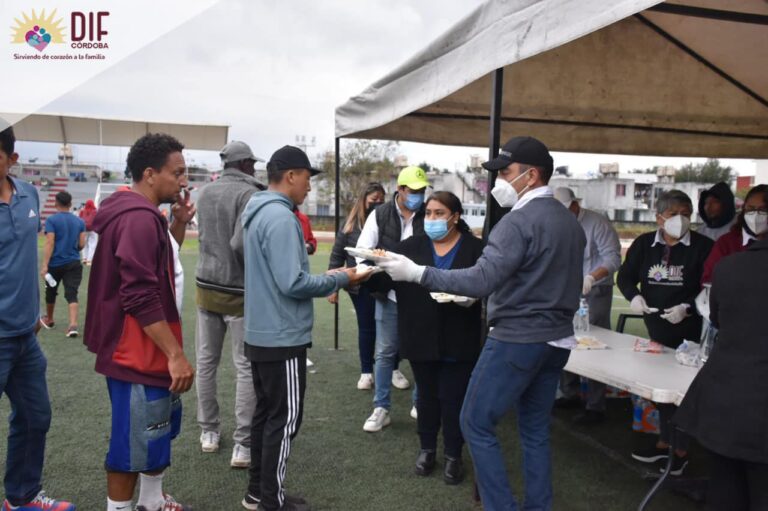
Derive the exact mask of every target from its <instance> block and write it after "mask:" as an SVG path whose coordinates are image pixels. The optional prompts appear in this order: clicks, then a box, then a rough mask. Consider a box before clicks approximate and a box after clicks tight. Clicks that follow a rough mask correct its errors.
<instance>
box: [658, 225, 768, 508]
mask: <svg viewBox="0 0 768 511" xmlns="http://www.w3.org/2000/svg"><path fill="white" fill-rule="evenodd" d="M761 214H762V215H763V219H762V222H761V223H762V224H763V225H765V223H766V219H765V218H766V216H768V213H766V212H765V211H763V212H762V213H761ZM766 304H768V240H760V241H757V242H755V243H753V244H752V245H751V246H750V247H749V248H748V249H747V250H746V251H745V252H741V253H739V254H734V255H731V256H728V257H726V258H724V259H723V260H722V261H720V263H718V265H717V267H716V268H715V272H714V277H713V279H712V290H711V292H710V319H711V320H712V324H713V325H714V326H716V327H717V328H718V329H719V337H718V339H717V341H716V342H715V345H714V348H713V350H712V353H711V354H710V356H709V358H708V359H707V362H706V364H704V367H703V368H702V369H701V371H699V374H698V375H697V376H696V378H695V379H694V380H693V383H691V386H690V388H689V389H688V392H687V393H686V395H685V399H683V402H682V403H681V404H680V409H679V410H678V411H677V413H676V414H675V416H674V419H673V422H674V423H675V424H676V425H677V426H679V427H680V428H681V429H683V430H685V431H686V432H687V433H688V434H690V435H691V436H693V437H694V438H696V439H697V440H698V441H699V443H701V445H703V446H704V447H705V448H706V449H707V450H709V451H710V453H711V454H712V458H713V463H712V470H713V473H712V478H711V480H710V483H709V488H708V494H707V509H711V510H721V509H728V510H729V511H742V510H743V511H747V510H749V511H757V510H761V511H762V510H766V509H768V378H766V376H767V375H768V331H767V330H766V327H765V313H766Z"/></svg>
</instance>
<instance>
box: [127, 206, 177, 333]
mask: <svg viewBox="0 0 768 511" xmlns="http://www.w3.org/2000/svg"><path fill="white" fill-rule="evenodd" d="M119 221H120V222H121V223H120V233H119V236H117V246H116V247H115V258H116V259H117V265H118V268H117V269H118V271H119V273H120V290H119V294H120V302H121V304H122V307H123V311H125V313H126V314H130V315H131V316H133V317H135V318H136V320H137V321H138V322H139V324H140V325H141V326H142V327H145V326H147V325H151V324H152V323H156V322H158V321H165V319H166V318H165V313H164V312H163V304H162V301H161V298H160V281H159V279H158V277H157V271H156V267H157V260H158V258H160V257H163V255H162V244H161V241H160V236H158V235H157V234H156V233H157V232H159V231H160V229H159V228H158V227H157V225H156V224H157V223H158V221H157V218H155V215H154V214H153V213H152V212H149V211H144V210H139V211H137V212H135V213H133V214H131V215H128V218H126V217H123V219H121V220H119ZM148 226H152V231H153V232H152V234H154V235H150V236H147V234H148V233H147V231H148V230H149V228H148ZM169 249H170V247H169Z"/></svg>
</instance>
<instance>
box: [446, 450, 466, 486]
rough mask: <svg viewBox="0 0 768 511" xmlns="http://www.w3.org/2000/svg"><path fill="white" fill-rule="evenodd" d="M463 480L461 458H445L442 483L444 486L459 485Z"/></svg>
mask: <svg viewBox="0 0 768 511" xmlns="http://www.w3.org/2000/svg"><path fill="white" fill-rule="evenodd" d="M463 480H464V463H463V462H462V461H461V458H450V457H448V456H446V457H445V469H444V470H443V481H445V484H450V485H454V484H459V483H460V482H462V481H463Z"/></svg>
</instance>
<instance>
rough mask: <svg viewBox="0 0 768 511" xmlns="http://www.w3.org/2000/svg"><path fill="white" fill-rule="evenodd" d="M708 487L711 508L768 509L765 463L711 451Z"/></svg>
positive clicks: (731, 510)
mask: <svg viewBox="0 0 768 511" xmlns="http://www.w3.org/2000/svg"><path fill="white" fill-rule="evenodd" d="M710 455H711V456H712V474H711V479H710V480H709V487H708V488H707V506H706V509H708V510H710V511H721V510H723V509H727V510H728V511H764V510H766V509H768V464H765V463H750V462H748V461H742V460H737V459H733V458H726V457H725V456H720V455H719V454H716V453H714V452H710Z"/></svg>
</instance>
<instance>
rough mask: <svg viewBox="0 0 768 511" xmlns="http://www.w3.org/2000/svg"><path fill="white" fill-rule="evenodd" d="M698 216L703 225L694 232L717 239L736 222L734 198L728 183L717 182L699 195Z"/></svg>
mask: <svg viewBox="0 0 768 511" xmlns="http://www.w3.org/2000/svg"><path fill="white" fill-rule="evenodd" d="M699 217H701V221H702V222H704V225H702V226H701V227H699V228H698V229H697V230H696V232H698V233H699V234H703V235H704V236H706V237H707V238H709V239H711V240H713V241H717V240H718V238H720V236H722V235H724V234H726V233H727V232H728V231H730V230H731V227H733V224H734V223H736V200H735V199H734V197H733V192H732V191H731V187H730V186H728V183H723V182H720V183H717V184H716V185H714V186H713V187H712V188H710V189H709V190H704V191H703V192H702V193H701V196H700V197H699Z"/></svg>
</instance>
